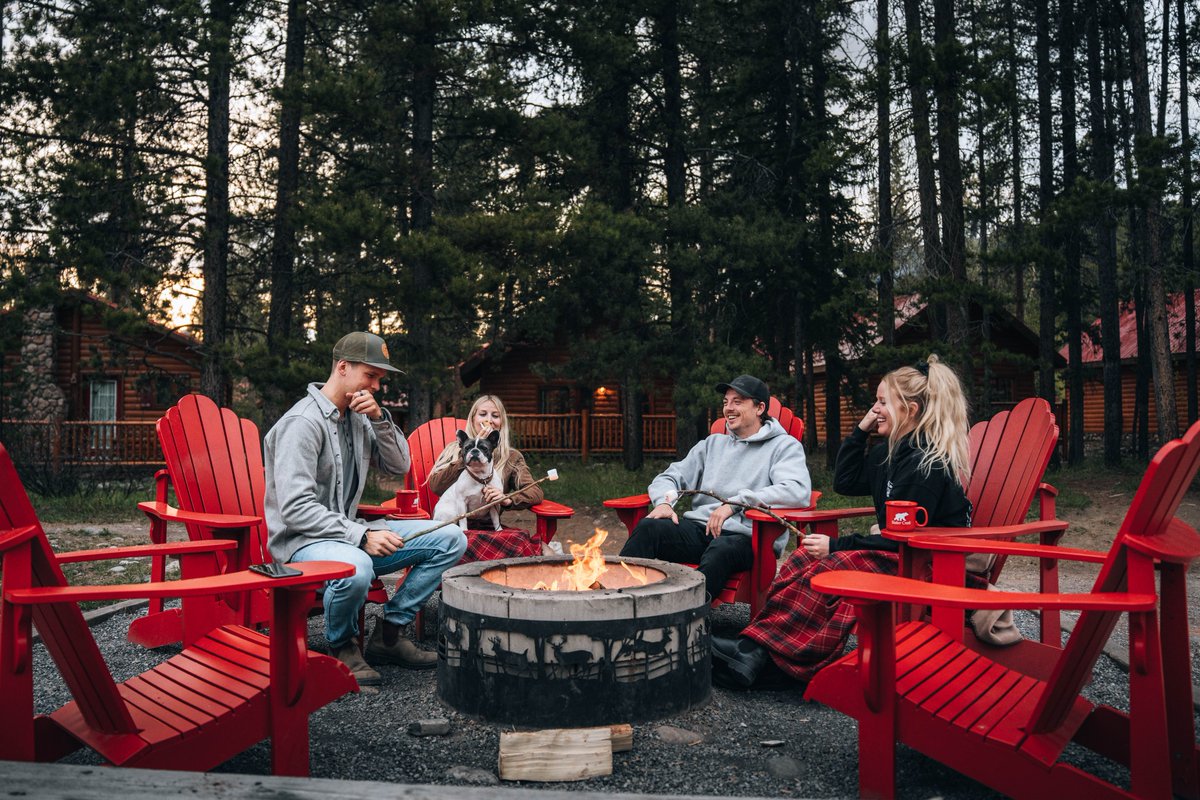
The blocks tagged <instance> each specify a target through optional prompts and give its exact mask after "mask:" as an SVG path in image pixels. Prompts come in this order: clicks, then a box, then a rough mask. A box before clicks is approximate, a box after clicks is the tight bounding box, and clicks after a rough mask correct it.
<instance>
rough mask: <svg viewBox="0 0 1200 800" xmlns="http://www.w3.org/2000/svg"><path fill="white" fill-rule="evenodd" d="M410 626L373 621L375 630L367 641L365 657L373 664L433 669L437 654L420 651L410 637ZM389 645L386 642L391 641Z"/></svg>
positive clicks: (381, 620) (379, 620) (381, 619)
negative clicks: (368, 657) (369, 658)
mask: <svg viewBox="0 0 1200 800" xmlns="http://www.w3.org/2000/svg"><path fill="white" fill-rule="evenodd" d="M411 634H412V625H411V624H409V625H392V624H391V623H390V622H388V621H387V620H385V619H383V618H382V617H380V618H378V619H376V620H375V629H374V630H373V631H371V638H370V639H368V640H367V655H368V656H370V657H371V660H372V661H374V662H375V663H377V664H378V663H383V664H395V665H396V666H399V667H405V668H406V669H433V668H434V667H436V666H437V653H435V652H433V651H431V650H422V649H421V648H420V647H418V646H417V643H416V642H414V641H413V640H412V639H411V638H410V637H411ZM393 638H394V641H392V643H391V644H386V643H385V642H386V640H388V639H393Z"/></svg>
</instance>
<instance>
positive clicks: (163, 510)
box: [137, 501, 263, 529]
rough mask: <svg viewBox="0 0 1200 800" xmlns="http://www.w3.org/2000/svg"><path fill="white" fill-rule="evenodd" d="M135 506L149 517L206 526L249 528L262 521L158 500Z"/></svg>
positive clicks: (243, 515) (252, 517) (245, 515)
mask: <svg viewBox="0 0 1200 800" xmlns="http://www.w3.org/2000/svg"><path fill="white" fill-rule="evenodd" d="M137 507H138V510H140V511H141V512H142V513H144V514H145V515H146V516H148V517H150V518H151V519H158V520H162V521H164V522H182V523H190V524H195V525H203V526H205V527H207V528H221V529H225V528H249V527H252V526H254V525H258V524H260V523H261V522H262V521H263V519H262V517H255V516H250V515H247V514H205V513H203V512H199V511H184V510H183V509H179V508H175V507H173V506H169V505H167V504H166V503H162V502H158V501H145V502H141V503H138V505H137Z"/></svg>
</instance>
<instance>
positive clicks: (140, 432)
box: [0, 419, 163, 468]
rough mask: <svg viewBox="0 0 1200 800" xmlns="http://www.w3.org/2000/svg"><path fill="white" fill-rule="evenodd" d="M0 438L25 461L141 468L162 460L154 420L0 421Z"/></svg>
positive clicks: (64, 464)
mask: <svg viewBox="0 0 1200 800" xmlns="http://www.w3.org/2000/svg"><path fill="white" fill-rule="evenodd" d="M0 441H2V442H4V445H5V447H7V448H8V449H9V450H12V451H13V457H14V458H15V459H18V458H19V459H20V461H22V462H31V463H39V464H50V465H53V466H54V467H56V468H57V467H104V466H118V467H140V466H146V467H151V466H159V465H161V464H162V463H163V457H162V450H160V449H159V446H158V436H157V435H156V434H155V432H154V422H153V421H149V422H142V421H138V422H90V421H87V420H64V421H61V422H55V421H52V420H13V419H6V420H0Z"/></svg>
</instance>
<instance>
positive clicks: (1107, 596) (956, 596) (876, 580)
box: [811, 570, 1158, 611]
mask: <svg viewBox="0 0 1200 800" xmlns="http://www.w3.org/2000/svg"><path fill="white" fill-rule="evenodd" d="M811 585H812V587H813V588H814V589H816V590H817V591H819V592H823V593H824V594H832V595H837V596H839V597H844V598H852V599H856V600H872V601H876V602H883V603H912V604H917V605H934V606H943V607H948V608H964V609H981V608H983V609H1001V610H1002V609H1006V608H1028V609H1037V608H1058V609H1077V610H1080V611H1149V610H1151V609H1153V608H1155V606H1156V604H1157V603H1158V598H1157V596H1156V595H1155V594H1153V593H1144V592H1142V593H1135V592H1091V593H1086V594H1043V593H1040V592H989V591H987V590H985V589H967V588H964V587H961V586H945V585H942V584H937V583H926V582H925V581H918V580H913V579H912V578H901V577H898V576H895V575H879V574H875V573H870V572H859V571H857V570H831V571H830V572H823V573H821V574H820V575H816V576H814V577H813V579H812V583H811Z"/></svg>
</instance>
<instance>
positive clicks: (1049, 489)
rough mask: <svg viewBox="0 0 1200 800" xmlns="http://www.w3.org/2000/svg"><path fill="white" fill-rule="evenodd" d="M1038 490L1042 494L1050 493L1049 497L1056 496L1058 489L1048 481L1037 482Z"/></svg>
mask: <svg viewBox="0 0 1200 800" xmlns="http://www.w3.org/2000/svg"><path fill="white" fill-rule="evenodd" d="M1038 491H1039V492H1041V493H1042V494H1047V495H1050V496H1051V497H1058V489H1055V488H1054V487H1053V486H1051V485H1050V484H1048V483H1039V484H1038Z"/></svg>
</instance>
